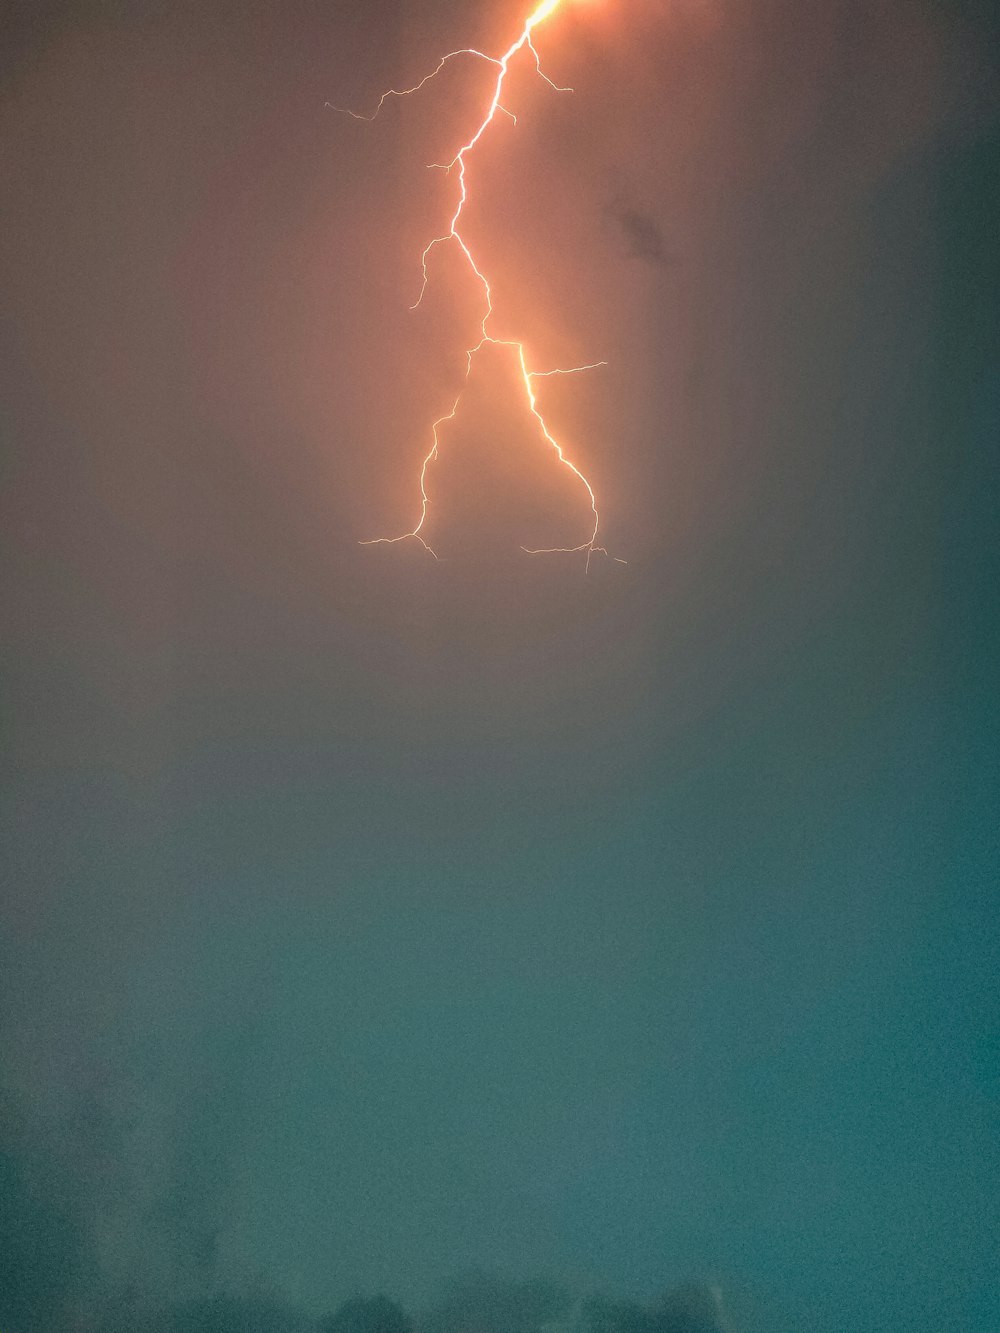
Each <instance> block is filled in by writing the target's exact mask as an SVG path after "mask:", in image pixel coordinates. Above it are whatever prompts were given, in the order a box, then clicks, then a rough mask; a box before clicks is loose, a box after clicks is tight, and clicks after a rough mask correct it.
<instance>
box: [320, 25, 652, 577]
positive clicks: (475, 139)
mask: <svg viewBox="0 0 1000 1333" xmlns="http://www.w3.org/2000/svg"><path fill="white" fill-rule="evenodd" d="M562 2H563V0H541V3H540V4H539V5H538V6H537V7H536V8H535V9H534V11H533V12H532V13H531V14H530V15H529V16H528V18H527V19H526V21H525V24H524V27H523V28H522V30H521V33H520V35H519V36H518V38H517V40H516V41H515V42H514V43H513V44H512V45H511V46H510V47H509V48H508V49H507V50H506V51H505V52H504V54H503V55H502V56H501V57H500V58H499V59H497V58H496V57H495V56H489V55H486V54H485V53H484V52H482V51H477V50H475V49H474V48H472V47H465V48H463V49H462V50H458V51H449V52H448V54H447V55H445V56H442V58H441V60H440V61H439V62H438V64H437V67H436V68H435V69H434V70H432V71H431V73H430V74H427V75H425V76H424V78H422V79H421V80H420V81H419V83H415V84H414V85H413V87H412V88H390V89H389V91H388V92H385V93H383V94H382V96H381V98H380V99H379V101H378V105H377V106H376V107H375V110H374V111H373V112H372V114H371V115H370V116H363V115H360V114H359V113H358V112H356V111H350V110H348V109H347V108H345V107H336V106H334V105H333V103H331V102H328V103H327V105H328V106H330V107H331V108H332V109H333V110H335V111H342V112H343V113H344V114H345V115H348V116H351V117H352V118H353V119H354V120H363V121H367V122H371V121H373V120H374V119H375V118H376V116H378V114H379V112H380V111H381V110H382V108H383V107H384V106H385V104H386V102H387V101H388V100H389V98H391V97H409V96H411V95H412V94H413V93H418V92H420V90H421V89H422V88H424V87H425V86H426V85H427V84H428V83H430V82H431V80H432V79H435V78H436V77H437V76H438V74H440V73H441V71H442V70H443V69H444V67H445V65H447V64H448V62H449V61H451V60H456V59H457V58H458V57H459V56H473V57H475V58H476V59H478V60H485V61H486V62H487V63H488V64H490V65H493V66H495V67H496V69H497V79H496V84H495V86H494V89H493V95H492V97H491V99H490V103H489V106H488V108H487V111H486V114H485V116H484V117H483V120H482V121H481V123H480V124H479V126H478V127H477V129H476V131H475V133H474V134H473V135H472V137H471V138H470V139H469V141H468V142H467V143H465V144H463V145H462V147H461V148H460V149H459V150H458V152H457V153H456V154H455V156H454V157H453V158H452V159H451V161H449V162H433V163H431V164H430V165H431V167H432V168H433V169H437V170H441V171H444V172H446V173H448V174H450V173H451V172H453V171H457V176H458V204H457V206H456V208H455V211H454V213H453V214H452V217H451V221H450V222H449V224H448V230H447V231H446V232H445V233H444V234H443V235H441V236H436V237H434V239H433V240H431V241H430V242H429V243H428V244H427V245H426V246H425V248H424V251H423V254H422V255H421V256H420V267H421V273H422V281H421V285H420V292H419V294H418V296H417V299H416V300H415V301H414V303H413V305H412V306H411V307H410V309H411V310H416V309H417V307H418V306H419V305H420V303H421V302H422V301H423V299H424V294H425V292H426V291H427V285H428V283H429V281H430V274H429V271H428V262H429V260H430V257H431V255H432V254H433V252H434V251H435V250H436V249H437V248H438V246H443V245H446V244H448V243H449V242H453V243H454V244H455V245H457V246H458V248H459V249H460V250H461V252H462V254H463V255H464V256H465V259H466V261H467V263H468V266H469V268H470V269H471V270H472V273H473V274H474V275H475V277H476V279H477V281H478V282H479V284H480V286H481V288H482V291H483V297H484V299H485V307H486V308H485V313H484V315H483V318H482V321H481V323H480V326H479V328H480V335H481V336H480V339H479V341H478V342H477V343H476V344H475V345H474V346H473V347H470V348H468V349H467V350H466V354H465V376H464V380H463V384H462V388H461V389H460V390H459V392H458V395H457V396H456V398H455V401H454V402H453V403H452V405H451V408H450V410H449V411H448V412H445V413H444V415H443V416H440V417H438V418H437V420H436V421H435V422H433V424H432V426H431V437H432V441H433V443H432V444H431V448H430V450H429V451H428V452H427V454H426V455H425V456H424V459H423V462H422V464H421V467H420V518H419V520H418V522H417V524H416V526H415V527H414V528H413V529H412V530H411V531H410V532H404V533H401V534H400V535H399V536H398V537H375V538H372V539H371V540H370V541H364V542H362V543H361V545H363V546H377V545H382V544H386V545H394V544H395V543H396V542H401V541H407V540H409V539H415V540H416V541H418V542H419V543H420V545H421V546H422V547H423V548H424V550H426V551H428V552H429V553H430V554H431V555H432V556H433V557H434V559H435V560H437V559H438V558H439V557H438V554H437V552H436V551H435V550H434V549H433V547H432V546H431V545H430V544H429V543H428V541H427V539H426V538H425V536H424V535H423V531H422V530H423V527H424V524H425V522H426V520H427V514H428V511H429V508H430V504H431V501H430V497H429V495H428V493H427V471H428V468H429V467H430V466H431V464H432V463H434V462H436V461H437V458H438V454H439V451H440V446H441V440H440V430H441V428H442V427H443V426H444V425H445V423H446V422H449V421H453V420H454V419H455V416H456V415H457V413H458V406H459V403H460V402H461V400H462V394H463V393H464V391H465V386H466V385H467V384H468V382H469V378H470V376H471V374H472V363H473V361H474V359H475V357H476V355H477V353H478V352H480V351H481V350H482V348H483V347H486V346H491V347H509V348H512V349H513V350H514V353H515V355H516V358H517V365H518V369H519V371H520V374H521V379H522V382H523V384H524V392H525V398H526V401H527V406H528V409H529V411H530V412H531V414H532V416H533V417H534V418H535V420H536V421H537V422H538V426H539V428H540V430H541V433H542V435H543V436H544V438H545V440H546V442H547V443H548V444H549V445H550V446H551V448H552V449H553V450H554V452H555V454H556V457H557V458H558V460H559V462H560V463H561V464H562V466H563V467H565V468H566V469H568V471H569V472H571V473H572V474H573V476H574V477H576V478H577V480H578V481H579V482H580V484H581V485H582V486H583V488H584V490H585V491H586V495H587V501H588V507H589V510H590V514H591V523H590V530H589V533H588V535H587V537H586V538H585V540H584V541H582V542H580V543H579V545H577V546H551V547H528V546H522V547H521V550H522V551H524V552H526V553H527V554H528V555H549V554H554V553H556V552H560V553H564V554H569V553H572V552H577V551H580V552H586V556H587V561H586V568H587V569H588V570H589V568H590V561H591V557H592V556H593V555H594V553H595V551H597V552H600V553H601V554H603V555H607V554H608V552H607V549H606V548H605V547H603V546H598V544H597V533H598V529H599V527H600V522H601V519H600V514H599V513H598V509H597V497H596V496H595V494H594V490H593V487H592V486H591V484H590V482H589V481H588V480H587V478H586V477H585V476H584V474H583V473H582V472H581V471H580V469H579V468H578V467H577V466H576V464H575V463H573V462H572V461H571V459H569V458H568V457H567V456H566V454H565V452H564V450H563V446H562V445H561V444H560V443H559V441H558V440H557V439H556V438H555V436H554V435H553V434H552V432H551V430H550V429H549V427H548V425H547V424H546V421H545V418H544V417H543V415H542V413H541V411H540V409H539V407H538V401H537V398H536V395H535V381H536V380H539V379H547V378H550V377H552V376H555V375H575V374H578V373H580V372H581V371H585V370H596V369H597V368H598V367H599V366H606V365H607V362H606V361H594V362H591V363H590V364H588V365H585V366H571V367H569V368H568V369H559V370H530V369H529V367H528V361H527V355H526V353H525V349H524V343H523V342H520V341H517V340H515V339H505V338H495V337H493V335H492V334H491V333H490V332H489V330H488V328H487V325H488V324H489V322H490V319H491V317H492V315H493V292H492V289H491V287H490V283H489V279H488V278H487V277H486V275H485V274H484V273H483V271H482V269H480V267H479V265H478V264H477V263H476V261H475V259H474V258H473V255H472V251H471V250H470V249H469V246H468V244H467V242H466V241H465V238H464V237H463V236H462V234H461V232H460V231H459V223H460V221H461V217H462V213H463V211H464V209H465V204H466V201H467V199H468V190H467V184H466V155H467V154H469V153H471V152H472V150H473V149H474V148H475V147H476V145H477V144H478V143H479V141H480V140H481V139H482V137H483V135H484V134H485V133H486V131H487V129H488V128H489V126H490V125H491V124H492V123H493V120H494V118H495V117H496V115H497V113H498V112H499V113H500V114H501V115H503V116H507V117H509V119H510V120H511V121H512V122H513V124H515V125H516V124H517V117H516V116H515V115H514V114H513V112H511V111H509V110H508V109H507V108H506V107H505V106H503V105H502V104H501V100H500V99H501V98H502V96H503V90H504V83H505V80H506V78H507V74H508V71H509V68H510V63H511V61H512V60H513V59H514V57H515V56H516V55H517V54H518V53H519V52H520V51H522V50H524V49H525V48H527V49H528V51H530V52H531V55H532V57H533V58H534V64H535V70H536V71H537V73H538V75H539V77H540V78H541V79H543V80H544V82H545V83H547V84H548V85H549V87H550V88H552V89H554V90H555V91H556V92H572V91H573V89H572V88H565V87H561V86H560V85H559V84H557V83H554V82H553V80H552V79H550V78H549V76H548V75H547V74H546V73H545V72H544V71H543V69H542V65H541V59H540V57H539V54H538V51H537V49H536V48H535V44H534V42H533V41H532V33H533V32H534V30H535V28H537V27H538V26H539V24H541V23H544V22H545V20H546V19H548V18H550V17H551V15H552V14H554V13H555V11H556V10H557V9H558V8H559V6H560V4H562ZM615 559H616V560H617V557H615ZM617 562H618V563H619V564H625V563H626V562H625V561H624V560H618V561H617Z"/></svg>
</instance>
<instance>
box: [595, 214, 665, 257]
mask: <svg viewBox="0 0 1000 1333" xmlns="http://www.w3.org/2000/svg"><path fill="white" fill-rule="evenodd" d="M608 215H609V217H610V218H611V220H612V221H613V222H614V223H615V226H616V227H617V229H618V230H619V232H620V233H621V235H622V236H623V237H624V240H625V244H626V247H627V249H628V252H629V254H630V255H632V257H633V258H635V259H641V260H643V261H644V262H645V263H647V264H663V265H667V264H672V263H673V262H674V257H673V256H672V255H671V254H670V253H669V251H668V250H667V246H666V242H665V240H664V238H663V232H662V231H661V229H660V225H659V223H658V222H657V221H656V219H655V218H653V217H652V216H651V215H650V214H649V213H643V212H642V211H641V210H640V209H638V208H635V207H633V206H632V205H629V204H625V203H622V202H621V201H620V200H619V201H616V202H615V203H613V204H611V205H609V207H608Z"/></svg>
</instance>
